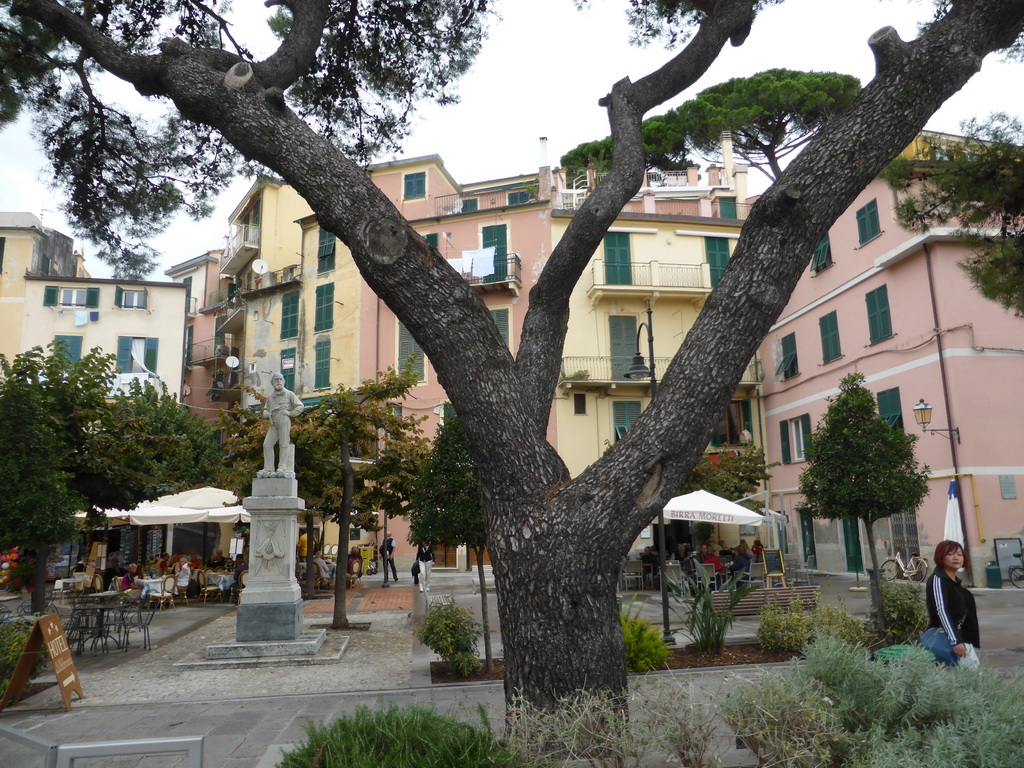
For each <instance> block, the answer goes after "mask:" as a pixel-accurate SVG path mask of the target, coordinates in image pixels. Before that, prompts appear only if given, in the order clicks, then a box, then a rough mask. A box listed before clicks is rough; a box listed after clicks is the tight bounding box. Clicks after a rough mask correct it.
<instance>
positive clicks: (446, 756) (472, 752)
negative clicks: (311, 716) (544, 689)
mask: <svg viewBox="0 0 1024 768" xmlns="http://www.w3.org/2000/svg"><path fill="white" fill-rule="evenodd" d="M478 712H479V716H480V722H479V723H464V722H461V721H459V720H456V719H455V718H454V717H451V716H448V715H440V714H437V713H436V712H434V711H433V710H430V709H426V708H425V707H420V706H416V705H412V706H407V707H399V706H397V705H396V704H391V705H390V706H389V707H388V708H387V709H383V710H377V711H374V710H371V709H369V708H368V707H359V708H358V709H357V710H356V712H355V714H354V715H346V716H344V717H342V718H341V719H339V720H335V721H334V722H332V723H327V724H324V725H316V724H314V723H310V724H309V726H308V727H307V739H306V742H305V743H304V744H301V745H300V746H299V747H298V748H296V749H294V750H292V751H291V752H287V753H285V755H284V760H283V761H282V762H281V763H280V764H279V766H278V768H309V766H313V765H316V766H319V768H409V766H415V767H416V768H451V766H456V765H473V766H476V765H479V766H492V767H493V768H513V767H517V766H520V765H522V764H521V763H519V762H518V761H517V760H516V759H515V758H514V757H513V755H512V753H511V752H509V751H508V750H507V749H505V748H504V747H502V746H501V745H500V744H498V743H496V742H495V740H494V736H493V733H492V731H491V727H490V723H489V722H488V720H487V716H486V713H485V712H484V710H483V708H482V707H481V708H480V709H479V710H478Z"/></svg>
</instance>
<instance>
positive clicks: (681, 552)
mask: <svg viewBox="0 0 1024 768" xmlns="http://www.w3.org/2000/svg"><path fill="white" fill-rule="evenodd" d="M689 554H690V553H689V551H687V549H686V545H685V544H677V545H676V560H678V561H679V562H680V563H682V562H685V561H686V558H687V557H689Z"/></svg>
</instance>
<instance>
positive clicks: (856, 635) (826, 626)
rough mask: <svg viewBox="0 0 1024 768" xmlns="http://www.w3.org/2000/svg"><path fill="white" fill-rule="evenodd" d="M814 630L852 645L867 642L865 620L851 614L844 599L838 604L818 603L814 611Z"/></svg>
mask: <svg viewBox="0 0 1024 768" xmlns="http://www.w3.org/2000/svg"><path fill="white" fill-rule="evenodd" d="M814 631H815V632H816V633H817V634H822V635H829V636H831V637H836V638H838V639H840V640H842V641H843V642H845V643H849V644H850V645H863V644H864V643H865V642H867V630H866V629H865V627H864V622H863V621H861V620H859V619H856V618H854V617H853V616H851V615H850V614H849V613H848V612H847V610H846V607H845V606H844V605H843V601H842V600H840V601H839V605H838V606H836V605H820V604H819V605H818V608H817V610H816V611H815V612H814Z"/></svg>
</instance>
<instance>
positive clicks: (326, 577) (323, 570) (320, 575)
mask: <svg viewBox="0 0 1024 768" xmlns="http://www.w3.org/2000/svg"><path fill="white" fill-rule="evenodd" d="M313 564H314V565H316V577H317V579H322V580H323V581H330V580H331V576H332V574H331V568H330V566H329V565H327V561H326V560H324V558H323V555H322V554H321V553H320V551H319V550H318V551H317V553H316V554H315V555H313Z"/></svg>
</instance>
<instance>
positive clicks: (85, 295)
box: [59, 288, 89, 307]
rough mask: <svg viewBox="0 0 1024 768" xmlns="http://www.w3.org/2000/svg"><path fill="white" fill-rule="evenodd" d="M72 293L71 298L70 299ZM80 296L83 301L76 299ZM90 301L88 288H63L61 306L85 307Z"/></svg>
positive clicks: (61, 290)
mask: <svg viewBox="0 0 1024 768" xmlns="http://www.w3.org/2000/svg"><path fill="white" fill-rule="evenodd" d="M69 295H70V298H71V300H70V301H68V296H69ZM78 297H80V298H81V301H76V300H75V299H76V298H78ZM88 302H89V291H88V289H86V288H61V289H60V302H59V304H60V306H62V307H85V306H86V304H88Z"/></svg>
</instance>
